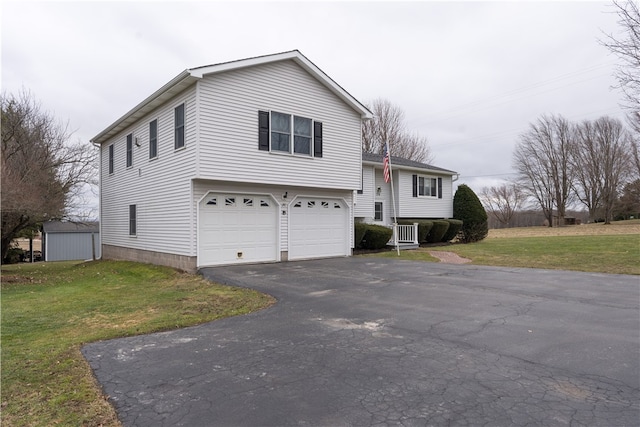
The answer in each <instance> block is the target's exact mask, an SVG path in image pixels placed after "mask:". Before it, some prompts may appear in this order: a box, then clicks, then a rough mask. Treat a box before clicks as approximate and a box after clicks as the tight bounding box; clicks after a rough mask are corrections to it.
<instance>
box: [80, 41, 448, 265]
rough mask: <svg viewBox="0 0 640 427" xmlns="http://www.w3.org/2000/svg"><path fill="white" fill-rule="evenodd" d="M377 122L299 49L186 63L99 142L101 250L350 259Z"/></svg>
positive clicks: (372, 170)
mask: <svg viewBox="0 0 640 427" xmlns="http://www.w3.org/2000/svg"><path fill="white" fill-rule="evenodd" d="M370 118H372V114H371V112H370V111H369V110H368V109H367V108H366V107H365V106H364V105H363V104H361V103H360V102H359V101H358V100H356V99H355V98H354V97H352V96H351V95H350V94H349V93H348V92H347V91H345V90H344V89H343V88H342V87H341V86H340V85H338V84H337V83H336V82H335V81H333V80H332V79H331V78H330V77H329V76H327V75H326V74H325V73H324V72H323V71H322V70H320V69H319V68H318V67H317V66H316V65H314V64H313V63H312V62H311V61H309V59H307V58H306V57H305V56H304V55H302V54H301V53H300V52H299V51H297V50H294V51H290V52H284V53H278V54H274V55H267V56H261V57H255V58H249V59H243V60H239V61H233V62H226V63H221V64H215V65H209V66H203V67H197V68H192V69H187V70H185V71H183V72H182V73H180V74H179V75H177V76H176V77H175V78H174V79H172V80H171V81H170V82H168V83H167V84H165V85H164V86H163V87H161V88H160V89H158V90H157V91H156V92H155V93H153V94H152V95H151V96H149V97H148V98H146V99H145V100H144V101H142V102H141V103H140V104H138V105H137V106H135V107H134V108H133V109H132V110H130V111H129V112H127V113H126V114H125V115H124V116H122V117H121V118H119V119H118V120H117V121H115V122H114V123H113V124H111V125H110V126H109V127H107V128H106V129H105V130H103V131H102V132H100V133H99V134H98V135H96V136H95V137H94V138H93V139H92V143H94V144H95V145H97V146H99V148H100V236H101V241H102V257H103V258H106V259H128V260H134V261H141V262H148V263H154V264H160V265H168V266H172V267H176V268H179V269H182V270H186V271H196V270H197V269H198V268H200V267H205V266H215V265H225V264H235V263H256V262H277V261H286V260H298V259H309V258H320V257H332V256H349V255H351V253H352V248H353V224H354V218H355V217H360V216H362V217H370V218H372V219H375V215H376V214H375V212H374V209H375V206H376V205H375V202H377V201H378V200H382V201H383V203H384V202H385V200H383V199H380V196H381V195H382V194H385V195H386V189H385V190H383V191H384V192H380V194H378V193H376V192H375V188H376V186H377V178H375V180H374V175H375V176H376V177H377V175H378V174H379V173H378V171H377V162H376V161H375V160H372V159H370V158H369V157H368V155H365V157H364V162H363V154H362V151H361V149H362V143H361V138H362V136H361V135H362V133H361V128H362V122H363V120H368V119H370ZM381 160H382V159H380V168H381ZM417 169H420V168H417ZM426 172H429V171H425V173H426ZM432 172H433V171H432ZM441 172H443V174H442V175H443V186H442V190H441V194H443V195H444V196H446V198H447V199H448V200H449V204H451V198H450V192H451V183H450V176H451V175H450V174H449V172H448V171H441ZM380 173H381V172H380ZM394 174H398V177H399V179H400V180H403V179H404V180H406V174H405V172H403V171H402V170H400V169H398V170H395V171H394ZM427 175H428V174H427ZM429 176H431V175H429ZM394 177H395V175H394ZM444 177H449V178H448V180H447V179H445V178H444ZM399 184H400V185H401V186H402V185H403V184H402V182H400V183H399ZM363 185H364V187H363ZM359 191H362V192H363V194H358V192H359ZM369 193H370V194H369ZM403 197H405V196H403ZM417 201H420V202H421V203H427V202H429V201H431V200H429V201H428V200H426V199H423V198H420V199H419V200H417ZM432 201H433V202H435V204H436V205H437V206H438V207H437V208H436V207H434V209H433V210H432V211H429V215H431V214H432V213H433V215H434V216H440V217H443V216H445V217H446V216H451V207H450V206H449V207H448V208H447V207H445V206H444V204H446V202H443V201H440V203H438V202H439V200H438V199H437V198H436V199H434V200H432ZM406 202H407V200H406V199H400V200H399V204H400V206H401V207H402V211H401V212H402V213H403V214H409V213H410V212H411V214H412V215H415V214H417V213H418V212H417V211H411V209H410V208H409V207H408V206H409V205H407V203H406ZM440 205H442V206H440ZM384 209H387V208H386V207H385V208H384ZM388 212H390V211H385V213H384V214H383V215H384V216H383V222H384V221H386V220H385V218H386V217H388V216H389V213H388ZM399 215H400V213H399ZM421 216H424V214H421Z"/></svg>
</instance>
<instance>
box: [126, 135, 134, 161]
mask: <svg viewBox="0 0 640 427" xmlns="http://www.w3.org/2000/svg"><path fill="white" fill-rule="evenodd" d="M131 166H133V134H132V133H130V134H129V135H127V167H128V168H130V167H131Z"/></svg>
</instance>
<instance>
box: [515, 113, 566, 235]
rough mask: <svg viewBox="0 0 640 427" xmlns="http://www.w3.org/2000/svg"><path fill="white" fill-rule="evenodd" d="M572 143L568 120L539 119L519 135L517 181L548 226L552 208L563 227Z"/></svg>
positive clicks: (516, 154) (551, 223)
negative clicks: (531, 199) (536, 203)
mask: <svg viewBox="0 0 640 427" xmlns="http://www.w3.org/2000/svg"><path fill="white" fill-rule="evenodd" d="M573 140H574V131H573V127H572V126H571V124H570V123H569V121H568V120H567V119H565V118H564V117H562V116H555V115H554V116H542V117H541V118H540V119H538V121H537V123H535V124H531V125H530V129H529V131H527V132H526V133H524V134H522V135H521V136H520V141H519V142H518V144H517V145H516V149H515V152H514V158H513V164H514V168H515V170H516V171H517V172H518V182H519V183H520V184H521V185H522V187H523V189H524V190H525V191H526V193H527V194H528V195H529V196H531V197H532V198H533V199H535V200H536V201H537V202H538V204H539V205H540V208H541V209H542V211H543V213H544V215H545V218H547V220H548V222H549V227H552V226H553V210H554V208H555V209H556V212H557V216H558V224H559V225H563V224H564V217H565V212H566V208H567V204H568V203H569V200H570V198H571V192H572V189H571V177H570V175H569V158H570V157H569V155H570V147H571V145H572V144H573Z"/></svg>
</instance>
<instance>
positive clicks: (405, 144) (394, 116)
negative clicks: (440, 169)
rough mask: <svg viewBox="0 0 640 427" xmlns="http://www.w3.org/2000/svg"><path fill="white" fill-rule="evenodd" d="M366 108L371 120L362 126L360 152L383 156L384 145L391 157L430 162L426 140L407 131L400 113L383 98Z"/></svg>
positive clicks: (429, 152) (431, 157)
mask: <svg viewBox="0 0 640 427" xmlns="http://www.w3.org/2000/svg"><path fill="white" fill-rule="evenodd" d="M369 109H370V110H371V111H372V112H373V114H374V118H373V119H372V120H369V121H365V122H364V124H363V126H362V150H363V151H364V152H366V153H377V154H380V155H382V154H384V149H385V142H388V143H389V150H390V151H391V154H392V155H393V156H398V157H402V158H405V159H409V160H415V161H417V162H422V163H430V162H433V154H432V152H431V149H430V148H429V142H428V141H427V138H426V137H424V136H421V135H419V134H418V133H416V132H413V133H412V132H409V131H408V130H407V129H406V124H405V122H404V111H402V109H401V108H400V107H398V106H396V105H393V104H392V103H391V102H389V101H388V100H386V99H376V100H374V101H373V102H371V103H370V105H369Z"/></svg>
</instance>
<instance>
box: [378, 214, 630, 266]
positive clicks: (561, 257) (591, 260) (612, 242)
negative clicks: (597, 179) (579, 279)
mask: <svg viewBox="0 0 640 427" xmlns="http://www.w3.org/2000/svg"><path fill="white" fill-rule="evenodd" d="M429 250H436V251H449V252H455V253H456V254H458V255H460V256H461V257H464V258H469V259H471V260H472V263H473V264H482V265H495V266H505V267H529V268H547V269H555V270H574V271H587V272H597V273H614V274H638V275H640V224H639V223H638V221H621V222H620V223H614V224H613V225H611V226H610V225H603V224H590V225H586V226H573V227H559V228H558V227H557V228H548V227H527V228H509V229H502V230H491V231H490V232H489V236H488V238H486V239H485V240H482V241H480V242H477V243H469V244H451V245H448V246H437V247H432V248H429V247H423V248H420V249H417V250H409V251H401V252H400V258H401V259H410V260H418V261H428V262H437V261H438V260H437V259H436V258H433V257H431V256H430V255H429V253H428V251H429ZM370 256H384V257H397V254H396V252H395V251H389V252H383V253H379V254H375V255H370Z"/></svg>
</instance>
